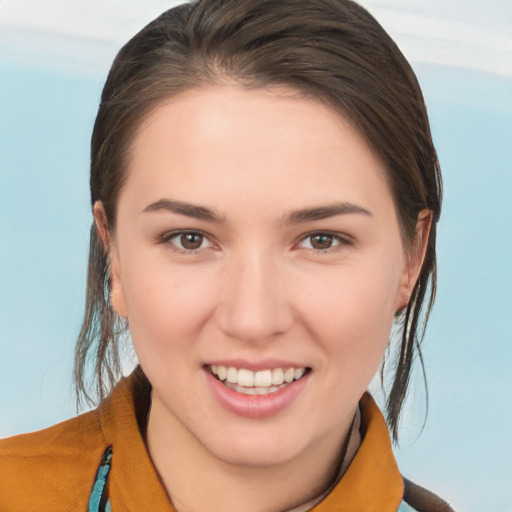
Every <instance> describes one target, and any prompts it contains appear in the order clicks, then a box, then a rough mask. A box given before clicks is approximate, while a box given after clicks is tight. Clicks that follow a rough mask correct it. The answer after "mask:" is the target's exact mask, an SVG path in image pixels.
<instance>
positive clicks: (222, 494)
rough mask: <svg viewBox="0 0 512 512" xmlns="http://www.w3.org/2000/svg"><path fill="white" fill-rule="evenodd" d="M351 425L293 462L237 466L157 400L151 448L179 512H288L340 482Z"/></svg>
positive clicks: (151, 418)
mask: <svg viewBox="0 0 512 512" xmlns="http://www.w3.org/2000/svg"><path fill="white" fill-rule="evenodd" d="M351 423H352V417H350V418H347V422H346V424H345V425H344V426H343V428H342V429H340V431H339V432H338V433H337V435H335V436H332V438H326V439H324V440H322V442H321V443H320V444H318V443H317V444H315V445H314V446H311V447H308V449H307V450H305V451H303V452H302V453H301V454H300V455H299V456H297V457H295V458H294V459H293V460H289V461H286V462H284V463H279V464H267V465H258V466H254V465H250V464H239V463H238V464H237V463H233V462H232V461H225V460H222V459H221V458H219V457H216V456H215V455H214V454H212V453H210V452H209V451H208V449H207V448H206V447H205V446H203V445H202V444H201V443H200V442H199V440H198V439H196V438H195V437H194V436H193V435H192V434H191V433H190V432H189V431H188V430H187V429H186V428H185V427H184V426H183V425H182V424H181V423H180V422H179V420H178V419H177V418H176V417H175V416H173V415H172V414H170V413H169V411H167V410H166V409H165V407H164V406H163V404H162V403H161V402H160V401H159V400H158V397H156V396H153V402H152V407H151V409H150V413H149V420H148V430H147V443H148V449H149V453H150V455H151V458H152V460H153V463H154V464H155V467H156V469H157V471H158V473H159V475H160V478H161V480H162V483H163V485H164V487H165V489H166V491H167V493H168V495H169V497H170V498H171V501H172V503H173V506H174V508H175V509H176V510H177V512H198V511H202V510H209V511H211V512H220V511H222V512H235V511H236V512H238V511H240V510H244V512H283V511H287V510H290V509H293V508H295V507H298V506H300V505H301V504H304V503H307V502H308V501H310V500H312V499H314V498H315V497H316V496H318V495H320V494H321V493H322V492H323V491H324V490H325V489H327V488H328V487H329V485H330V484H331V483H332V481H333V479H334V478H336V476H337V474H338V471H339V467H340V463H341V461H340V460H339V459H340V457H339V454H340V453H342V452H343V450H342V447H343V445H344V442H345V440H346V438H347V435H348V432H349V429H350V426H351ZM262 489H264V492H262Z"/></svg>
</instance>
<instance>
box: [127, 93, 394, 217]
mask: <svg viewBox="0 0 512 512" xmlns="http://www.w3.org/2000/svg"><path fill="white" fill-rule="evenodd" d="M125 188H126V189H127V192H128V191H130V190H131V192H136V196H137V199H138V200H140V201H141V203H143V202H147V203H148V202H150V201H151V200H155V199H158V198H157V197H156V196H157V195H159V194H160V195H162V196H164V195H166V194H167V195H169V196H171V197H173V198H176V196H179V199H182V200H190V201H195V202H197V201H201V202H202V203H203V204H208V203H211V202H215V201H216V200H217V199H218V200H219V201H224V202H225V200H226V198H225V196H226V195H228V194H230V193H231V194H234V195H236V197H238V198H239V199H241V200H244V199H245V200H249V199H252V198H254V197H258V200H259V201H263V202H265V201H266V200H268V201H270V200H271V199H272V198H274V199H275V197H276V196H278V197H280V200H281V201H282V202H284V201H285V199H286V202H287V206H289V207H290V208H300V207H302V206H304V204H303V203H307V202H312V203H315V202H319V201H320V202H323V203H326V202H337V201H340V200H348V199H350V200H352V201H353V200H355V199H358V200H359V201H364V202H371V201H373V200H375V197H376V196H379V194H380V195H385V196H387V197H386V200H390V194H389V190H388V187H387V185H386V171H385V169H384V165H383V164H382V163H381V161H380V160H379V158H378V157H377V156H376V155H375V154H374V153H373V152H372V151H371V149H370V148H369V146H368V145H367V143H366V142H365V140H364V138H363V137H362V136H361V135H360V134H359V133H358V132H357V130H355V129H354V128H353V126H352V125H351V124H350V123H349V121H348V120H346V119H345V118H344V117H342V116H341V115H340V114H338V113H336V112H334V111H333V110H332V109H330V108H328V107H327V106H326V105H324V104H323V103H321V102H320V101H318V100H315V99H312V98H306V97H304V96H303V95H300V94H299V93H298V92H296V91H294V90H292V89H287V88H274V89H272V90H262V89H257V90H248V89H243V88H240V87H235V86H218V87H204V88H197V89H191V90H188V91H186V92H184V93H181V94H179V95H177V96H175V97H173V98H170V99H169V100H168V101H166V102H164V103H162V104H161V105H159V106H158V107H156V108H155V109H154V110H153V111H152V112H150V114H149V115H148V116H147V117H146V119H145V120H144V122H143V123H142V124H141V126H140V127H139V129H138V132H137V134H136V136H135V138H134V140H133V144H132V146H131V149H130V155H129V166H128V177H127V185H126V187H125ZM276 192H278V194H276ZM344 195H351V197H350V198H346V197H344ZM122 196H123V193H122V194H121V198H122ZM190 196H193V197H190ZM270 202H271V201H270ZM214 206H216V205H214ZM269 206H271V205H270V204H269ZM273 206H274V207H276V206H278V205H276V204H274V205H273Z"/></svg>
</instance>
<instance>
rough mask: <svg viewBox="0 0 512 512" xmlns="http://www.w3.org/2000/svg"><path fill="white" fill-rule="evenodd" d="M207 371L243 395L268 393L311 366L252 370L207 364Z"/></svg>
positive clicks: (284, 385)
mask: <svg viewBox="0 0 512 512" xmlns="http://www.w3.org/2000/svg"><path fill="white" fill-rule="evenodd" d="M206 368H207V369H208V371H209V372H210V373H211V374H212V375H213V376H214V377H215V378H216V379H217V380H219V381H220V382H222V384H224V385H225V386H226V387H228V388H229V389H232V390H233V391H236V392H238V393H242V394H245V395H269V394H271V393H275V392H276V391H279V390H280V389H283V388H285V387H286V386H289V385H290V384H292V383H293V382H295V381H297V380H299V379H301V378H302V377H303V376H304V375H306V374H308V373H309V372H311V368H308V367H303V368H274V369H272V370H270V369H268V370H260V371H257V372H253V371H251V370H247V369H245V368H235V367H233V366H221V365H207V366H206Z"/></svg>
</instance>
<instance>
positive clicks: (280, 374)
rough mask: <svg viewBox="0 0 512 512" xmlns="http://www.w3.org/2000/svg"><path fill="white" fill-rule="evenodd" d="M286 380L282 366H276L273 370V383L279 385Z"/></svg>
mask: <svg viewBox="0 0 512 512" xmlns="http://www.w3.org/2000/svg"><path fill="white" fill-rule="evenodd" d="M283 382H284V371H283V369H282V368H274V369H273V370H272V384H274V386H279V385H280V384H282V383H283Z"/></svg>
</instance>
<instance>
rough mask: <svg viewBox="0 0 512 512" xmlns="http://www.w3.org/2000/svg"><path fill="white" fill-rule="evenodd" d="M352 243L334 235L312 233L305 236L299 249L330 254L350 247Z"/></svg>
mask: <svg viewBox="0 0 512 512" xmlns="http://www.w3.org/2000/svg"><path fill="white" fill-rule="evenodd" d="M351 245H352V242H351V241H350V239H348V238H347V237H345V236H342V235H337V234H334V233H329V232H327V233H325V232H324V233H321V232H320V233H311V234H309V235H307V236H305V237H304V238H303V239H302V240H301V242H300V243H299V247H301V248H303V249H313V250H315V251H319V252H326V253H327V252H330V251H335V250H338V249H341V248H343V247H350V246H351Z"/></svg>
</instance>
